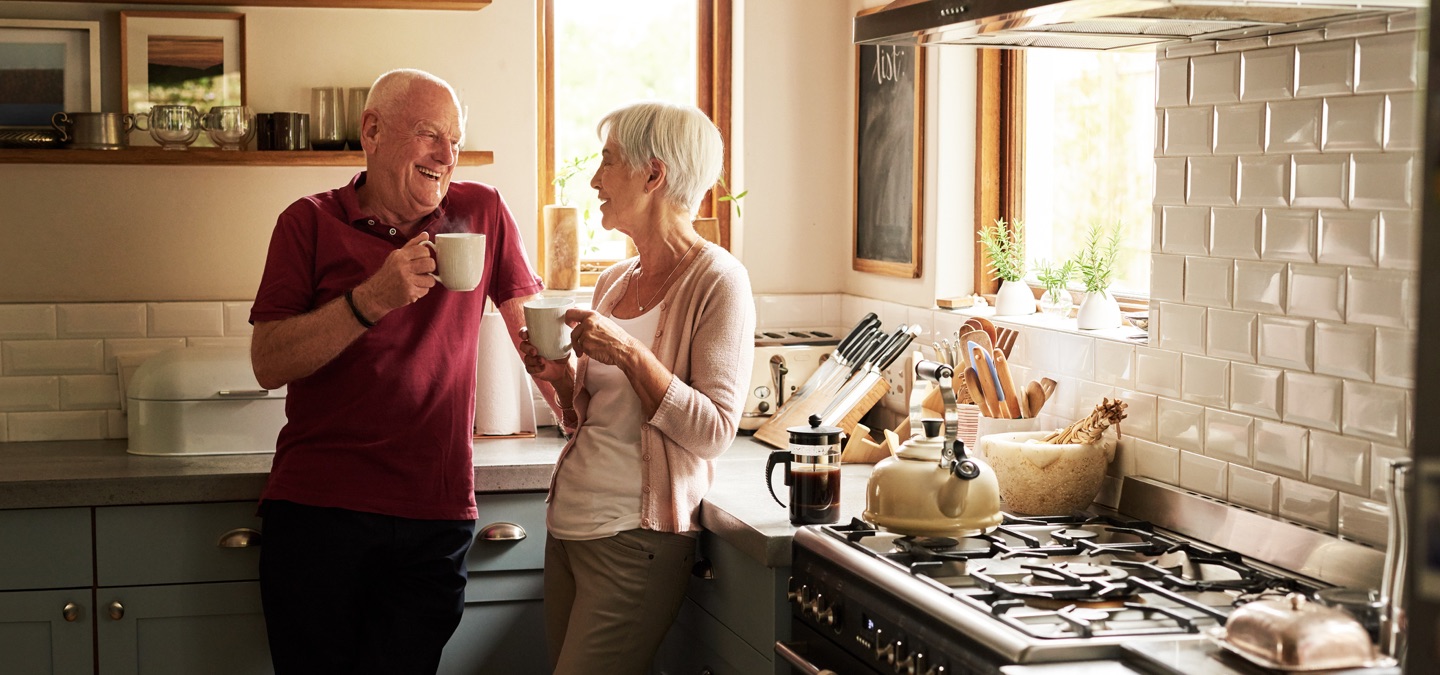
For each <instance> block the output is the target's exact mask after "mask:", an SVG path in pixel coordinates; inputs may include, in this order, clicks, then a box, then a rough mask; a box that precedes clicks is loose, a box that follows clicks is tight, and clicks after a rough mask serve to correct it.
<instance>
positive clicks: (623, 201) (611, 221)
mask: <svg viewBox="0 0 1440 675" xmlns="http://www.w3.org/2000/svg"><path fill="white" fill-rule="evenodd" d="M648 178H649V174H648V173H647V172H646V171H645V169H644V168H643V167H642V168H640V169H634V168H631V167H630V165H629V164H627V163H626V162H625V160H624V158H623V156H622V153H621V151H620V146H619V145H618V144H616V143H615V139H613V138H609V139H606V140H605V148H604V150H601V152H600V167H599V168H597V169H595V175H594V176H593V177H591V178H590V187H592V188H595V192H596V195H597V196H598V197H599V198H600V224H601V226H603V227H604V228H605V229H607V230H619V231H620V232H622V233H624V234H627V235H631V236H634V235H633V234H632V232H633V228H634V226H635V225H636V224H637V223H640V222H643V221H644V214H645V212H646V211H647V210H648V209H649V207H650V205H651V203H652V198H653V197H654V196H655V194H654V193H653V192H652V193H649V194H647V193H646V192H645V187H646V180H647V179H648Z"/></svg>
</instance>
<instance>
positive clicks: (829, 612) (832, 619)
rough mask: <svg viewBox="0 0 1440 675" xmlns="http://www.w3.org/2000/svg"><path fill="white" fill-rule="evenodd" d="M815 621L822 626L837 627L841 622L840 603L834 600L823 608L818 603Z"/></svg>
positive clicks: (815, 609)
mask: <svg viewBox="0 0 1440 675" xmlns="http://www.w3.org/2000/svg"><path fill="white" fill-rule="evenodd" d="M813 611H814V612H815V622H816V623H819V624H820V625H822V626H829V627H831V628H837V627H838V626H839V624H840V603H838V602H832V603H830V606H829V607H826V608H824V609H821V608H820V606H819V604H818V603H817V604H816V606H815V608H814V610H813Z"/></svg>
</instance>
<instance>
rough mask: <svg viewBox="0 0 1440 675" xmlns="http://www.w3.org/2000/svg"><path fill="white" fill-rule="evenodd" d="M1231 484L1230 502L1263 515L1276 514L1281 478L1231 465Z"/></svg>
mask: <svg viewBox="0 0 1440 675" xmlns="http://www.w3.org/2000/svg"><path fill="white" fill-rule="evenodd" d="M1229 483H1230V484H1229V488H1230V493H1229V494H1230V501H1232V502H1235V503H1236V504H1239V505H1241V506H1244V507H1248V508H1252V509H1255V510H1256V511H1260V512H1262V513H1275V502H1276V500H1277V498H1278V496H1279V494H1280V477H1279V476H1272V475H1270V474H1268V473H1265V472H1263V471H1256V470H1254V469H1247V468H1245V467H1243V466H1238V465H1235V464H1231V465H1230V481H1229Z"/></svg>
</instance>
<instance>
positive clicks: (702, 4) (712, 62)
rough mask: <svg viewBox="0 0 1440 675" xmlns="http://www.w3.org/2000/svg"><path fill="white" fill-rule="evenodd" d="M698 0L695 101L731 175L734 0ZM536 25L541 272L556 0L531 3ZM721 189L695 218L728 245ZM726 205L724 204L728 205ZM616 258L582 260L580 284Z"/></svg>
mask: <svg viewBox="0 0 1440 675" xmlns="http://www.w3.org/2000/svg"><path fill="white" fill-rule="evenodd" d="M695 2H696V10H697V11H696V19H697V20H696V49H695V54H696V70H697V72H696V100H695V101H694V103H695V105H696V107H698V108H700V110H702V111H704V112H705V114H706V115H709V117H710V119H711V120H712V121H714V122H715V126H716V127H717V128H719V129H720V137H721V139H723V140H724V142H725V155H724V163H723V165H722V166H721V170H720V175H721V176H722V177H723V176H729V175H730V157H731V143H730V101H731V94H732V87H733V85H732V81H731V69H732V54H731V50H732V28H733V17H734V14H733V5H732V2H733V0H695ZM535 12H536V26H538V27H539V30H538V31H536V33H537V35H538V40H537V45H536V60H537V63H538V67H537V68H536V77H537V80H538V87H537V92H536V95H537V99H538V103H539V105H538V109H539V111H540V134H539V138H538V144H537V150H538V152H539V159H540V167H539V171H538V184H537V186H536V188H537V190H536V194H537V196H538V199H537V200H536V201H537V204H536V210H535V231H536V233H537V236H536V242H537V244H536V255H535V258H536V260H535V262H536V268H537V270H538V271H539V272H540V274H541V275H542V276H543V275H544V273H545V265H546V264H547V261H546V260H545V225H544V223H545V216H544V212H545V206H546V205H547V204H552V203H554V201H555V184H554V181H555V0H541V1H540V2H537V3H535ZM721 196H722V195H719V194H716V191H715V190H711V191H709V192H707V193H706V194H705V198H704V199H702V200H701V202H700V211H699V213H698V214H697V215H696V218H714V219H716V221H717V225H718V231H719V239H720V241H718V242H716V243H718V244H720V245H721V246H723V247H725V250H727V251H728V250H730V246H731V237H730V227H731V209H729V208H721V202H720V201H719V198H720V197H721ZM727 206H728V205H727ZM616 262H619V261H618V260H596V259H591V260H585V261H582V265H581V271H580V285H581V286H583V287H591V286H594V285H595V280H596V278H597V277H598V276H599V275H600V272H601V271H603V270H604V269H605V268H606V267H609V266H610V265H613V264H614V263H616Z"/></svg>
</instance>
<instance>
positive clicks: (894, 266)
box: [851, 45, 925, 279]
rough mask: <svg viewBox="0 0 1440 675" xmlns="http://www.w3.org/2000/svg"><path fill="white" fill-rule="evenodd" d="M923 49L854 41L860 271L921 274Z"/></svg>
mask: <svg viewBox="0 0 1440 675" xmlns="http://www.w3.org/2000/svg"><path fill="white" fill-rule="evenodd" d="M924 59H925V56H924V51H923V50H921V49H919V48H917V47H900V46H877V45H861V46H859V47H857V48H856V54H855V62H856V70H855V73H856V78H857V82H856V86H855V110H856V115H855V123H856V129H855V247H854V259H853V262H852V264H851V267H852V268H853V269H855V270H857V271H860V272H873V273H875V274H884V275H887V276H895V277H905V278H908V279H915V278H918V277H919V276H920V271H921V270H920V262H921V258H920V242H921V227H920V226H921V221H922V215H923V213H924V211H923V210H924V206H925V202H924V193H923V187H924V184H925V174H924V168H925V163H924V162H925V156H924V148H925V134H924V132H925V123H924V121H925V89H924V84H925V80H924V74H925V60H924Z"/></svg>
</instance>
